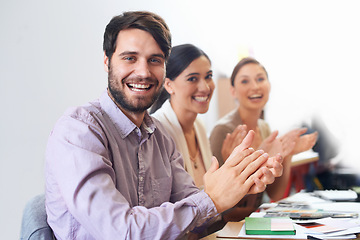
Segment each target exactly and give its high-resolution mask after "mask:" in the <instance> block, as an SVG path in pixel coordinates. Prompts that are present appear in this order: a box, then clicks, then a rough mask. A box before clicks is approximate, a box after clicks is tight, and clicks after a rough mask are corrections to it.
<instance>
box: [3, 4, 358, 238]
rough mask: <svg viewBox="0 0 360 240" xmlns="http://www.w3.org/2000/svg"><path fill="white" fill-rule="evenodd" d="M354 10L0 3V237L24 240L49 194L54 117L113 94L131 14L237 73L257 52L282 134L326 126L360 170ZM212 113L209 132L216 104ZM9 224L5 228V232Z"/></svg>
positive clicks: (270, 112)
mask: <svg viewBox="0 0 360 240" xmlns="http://www.w3.org/2000/svg"><path fill="white" fill-rule="evenodd" d="M357 6H358V5H357V3H356V1H342V2H340V1H297V2H295V1H239V0H223V1H216V2H215V1H214V2H211V1H205V0H198V1H193V0H192V1H190V0H182V1H177V2H172V1H166V0H157V1H145V0H142V1H111V0H103V1H89V0H86V1H85V0H79V1H70V0H63V1H45V0H34V1H25V0H14V1H2V2H1V3H0V30H1V32H0V104H1V105H0V106H1V120H0V121H1V122H0V123H1V124H0V132H1V133H2V136H1V138H0V157H1V159H0V162H1V166H0V186H1V191H2V194H1V200H0V201H1V204H0V213H1V215H0V226H3V228H2V230H1V231H0V238H1V239H18V238H19V229H20V222H21V215H22V210H23V207H24V205H25V203H26V202H27V201H28V200H29V199H30V198H31V197H33V196H34V195H36V194H39V193H42V192H43V191H44V175H43V166H44V151H45V146H46V141H47V136H48V134H49V132H50V131H51V128H52V126H53V125H54V123H55V121H56V120H57V118H58V117H59V116H60V115H61V114H62V113H63V111H64V110H65V109H66V108H67V107H69V106H72V105H79V104H83V103H85V102H87V101H88V100H92V99H94V98H97V97H98V96H99V95H100V94H101V92H102V91H103V90H104V89H105V87H106V82H107V80H106V79H107V78H106V77H107V76H106V74H105V72H104V71H103V66H102V56H103V53H102V35H103V32H104V28H105V25H106V24H107V23H108V21H109V20H110V18H111V17H112V16H114V15H117V14H119V13H121V12H122V11H125V10H150V11H154V12H157V13H158V14H160V15H161V16H162V17H163V18H164V19H165V20H166V21H167V23H168V25H169V27H170V29H171V31H172V34H173V43H174V45H177V44H180V43H187V42H190V43H193V44H195V45H197V46H199V47H201V48H202V49H203V50H205V51H206V52H207V53H208V55H209V56H210V58H211V59H212V61H213V68H214V71H215V74H216V75H219V74H223V75H227V76H229V75H230V74H231V71H232V68H233V66H234V65H235V64H236V62H237V60H238V57H239V51H240V50H241V49H242V48H243V47H244V46H245V47H250V48H251V49H252V51H253V55H254V56H255V57H256V58H258V59H259V60H260V61H261V62H262V63H263V64H264V65H265V66H266V68H267V69H268V72H269V74H270V80H271V83H272V94H271V100H270V101H269V103H268V106H267V118H268V120H269V122H270V124H271V126H272V128H273V129H280V130H281V131H284V130H286V129H288V128H289V127H291V126H294V125H296V124H299V122H301V120H305V121H308V120H309V118H310V117H311V116H312V115H314V113H318V114H320V115H321V116H322V117H323V118H325V122H326V124H327V125H328V126H330V128H331V130H332V131H333V132H334V133H335V135H336V136H337V137H338V138H340V139H341V143H342V146H344V149H345V150H344V152H345V153H346V154H347V158H346V159H347V160H348V161H349V162H351V161H352V162H353V161H357V162H359V157H358V154H357V153H356V152H355V151H354V149H356V147H357V142H358V141H357V137H358V136H359V133H360V131H359V130H358V128H357V126H356V124H357V122H358V121H359V110H358V106H357V105H358V103H359V100H358V96H359V94H358V90H357V87H358V86H359V84H358V82H359V73H358V69H359V67H358V65H359V57H358V56H359V54H360V47H359V42H360V36H359V34H358V29H359V26H358V24H359V22H360V15H359V14H358V11H357ZM211 109H212V110H211V111H209V113H208V114H206V115H205V116H202V117H203V118H205V119H206V120H207V127H208V128H209V129H210V128H211V127H212V125H213V124H214V122H215V121H216V102H215V101H214V102H213V103H212V107H211ZM5 226H6V227H5Z"/></svg>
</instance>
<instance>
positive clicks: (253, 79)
mask: <svg viewBox="0 0 360 240" xmlns="http://www.w3.org/2000/svg"><path fill="white" fill-rule="evenodd" d="M231 93H232V95H233V96H234V97H235V98H236V99H237V100H238V101H239V104H240V106H241V107H243V108H246V109H249V110H262V109H263V108H264V106H265V104H266V103H267V101H268V99H269V93H270V82H269V80H268V77H267V74H266V72H265V70H264V68H263V67H262V66H261V65H259V64H256V63H248V64H246V65H244V66H243V67H241V69H240V70H239V71H238V73H237V74H236V76H235V80H234V86H233V87H231Z"/></svg>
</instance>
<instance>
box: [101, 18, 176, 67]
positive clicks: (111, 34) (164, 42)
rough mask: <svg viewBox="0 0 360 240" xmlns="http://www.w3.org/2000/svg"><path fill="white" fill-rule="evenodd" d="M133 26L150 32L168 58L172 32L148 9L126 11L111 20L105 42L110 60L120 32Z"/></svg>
mask: <svg viewBox="0 0 360 240" xmlns="http://www.w3.org/2000/svg"><path fill="white" fill-rule="evenodd" d="M131 28H136V29H140V30H143V31H146V32H148V33H150V34H151V35H152V36H153V38H154V39H155V41H156V42H157V44H158V45H159V47H160V49H161V50H162V51H163V53H164V56H165V60H167V58H168V57H169V55H170V49H171V34H170V31H169V28H168V26H167V25H166V23H165V21H164V20H163V19H162V18H161V17H160V16H158V15H157V14H155V13H151V12H146V11H133V12H132V11H130V12H124V13H123V14H121V15H119V16H115V17H113V18H112V19H111V20H110V22H109V24H108V25H107V26H106V29H105V33H104V43H103V50H104V51H105V54H106V56H107V57H108V58H109V60H110V59H111V57H112V55H113V53H114V52H115V49H116V40H117V37H118V34H119V32H120V31H121V30H125V29H131Z"/></svg>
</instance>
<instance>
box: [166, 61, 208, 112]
mask: <svg viewBox="0 0 360 240" xmlns="http://www.w3.org/2000/svg"><path fill="white" fill-rule="evenodd" d="M212 75H213V72H212V70H211V64H210V61H209V60H208V59H207V58H206V57H205V56H200V57H198V58H197V59H195V60H194V61H192V62H191V64H189V66H188V67H187V68H186V69H185V70H184V71H183V72H182V73H181V74H179V76H177V77H176V78H175V79H173V81H171V80H170V79H166V80H165V88H166V89H167V91H168V92H169V93H170V95H171V99H170V101H171V105H172V106H173V107H175V108H182V110H185V111H190V112H194V113H206V112H207V111H208V109H209V103H210V100H211V97H212V94H213V92H214V89H215V84H214V81H213V78H212Z"/></svg>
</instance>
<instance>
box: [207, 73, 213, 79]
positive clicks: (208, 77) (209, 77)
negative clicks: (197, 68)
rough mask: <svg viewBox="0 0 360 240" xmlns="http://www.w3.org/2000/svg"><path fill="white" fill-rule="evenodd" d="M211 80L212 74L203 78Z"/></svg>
mask: <svg viewBox="0 0 360 240" xmlns="http://www.w3.org/2000/svg"><path fill="white" fill-rule="evenodd" d="M212 78H213V75H212V74H209V75H207V76H206V77H205V79H212Z"/></svg>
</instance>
